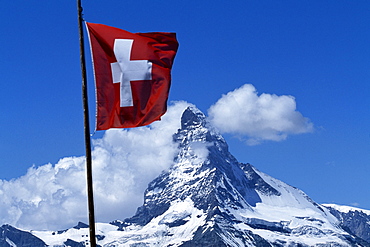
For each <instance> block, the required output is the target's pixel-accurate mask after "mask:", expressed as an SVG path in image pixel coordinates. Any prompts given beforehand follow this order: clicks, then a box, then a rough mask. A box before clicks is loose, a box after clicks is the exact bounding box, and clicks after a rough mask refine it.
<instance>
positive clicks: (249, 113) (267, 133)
mask: <svg viewBox="0 0 370 247" xmlns="http://www.w3.org/2000/svg"><path fill="white" fill-rule="evenodd" d="M208 115H209V118H210V121H211V123H212V124H213V125H214V126H215V127H216V128H218V129H219V130H220V131H221V132H222V133H231V134H235V135H236V136H238V137H239V138H241V139H246V142H247V144H249V145H256V144H260V143H261V142H263V141H281V140H285V139H286V138H287V136H288V135H290V134H302V133H307V132H311V131H312V130H313V124H312V123H311V122H310V120H309V119H308V118H305V117H303V116H302V114H301V113H300V112H298V111H296V102H295V98H294V97H293V96H287V95H282V96H277V95H274V94H265V93H264V94H261V95H258V94H257V91H256V89H255V87H254V86H253V85H251V84H245V85H243V86H242V87H240V88H238V89H236V90H234V91H232V92H229V93H228V94H226V95H223V96H222V97H221V98H220V99H219V100H218V101H217V102H216V103H215V104H214V105H212V106H211V107H210V109H209V110H208Z"/></svg>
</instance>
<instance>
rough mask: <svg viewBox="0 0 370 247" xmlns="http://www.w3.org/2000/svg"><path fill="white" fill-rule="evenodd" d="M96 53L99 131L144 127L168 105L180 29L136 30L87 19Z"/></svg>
mask: <svg viewBox="0 0 370 247" xmlns="http://www.w3.org/2000/svg"><path fill="white" fill-rule="evenodd" d="M86 25H87V29H88V32H89V38H90V46H91V51H92V57H93V65H94V74H95V85H96V98H97V116H96V130H106V129H110V128H131V127H139V126H144V125H148V124H150V123H152V122H153V121H156V120H160V118H161V116H162V115H163V114H164V113H165V112H166V110H167V98H168V93H169V88H170V84H171V68H172V64H173V60H174V58H175V55H176V52H177V48H178V42H177V40H176V34H175V33H159V32H156V33H130V32H127V31H124V30H122V29H118V28H114V27H110V26H106V25H102V24H93V23H86Z"/></svg>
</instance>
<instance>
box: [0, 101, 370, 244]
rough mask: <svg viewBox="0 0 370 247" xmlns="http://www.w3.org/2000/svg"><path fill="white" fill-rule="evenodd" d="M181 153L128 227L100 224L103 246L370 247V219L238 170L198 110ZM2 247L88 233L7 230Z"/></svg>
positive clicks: (190, 112)
mask: <svg viewBox="0 0 370 247" xmlns="http://www.w3.org/2000/svg"><path fill="white" fill-rule="evenodd" d="M173 140H174V142H175V143H176V144H177V145H178V146H179V149H178V150H179V151H178V153H177V154H176V156H175V157H174V162H173V164H172V166H171V167H170V169H169V170H167V171H164V172H163V173H162V174H161V175H159V176H158V177H157V178H156V179H154V180H153V181H152V182H151V183H150V184H149V186H148V188H147V189H146V191H145V194H144V203H143V205H142V206H141V207H139V208H138V209H137V212H136V214H135V215H134V216H133V217H131V218H128V219H125V220H116V221H114V222H111V223H97V234H98V235H97V243H98V245H99V246H104V247H113V246H117V247H118V246H129V247H139V246H160V247H167V246H168V247H170V246H171V247H175V246H181V247H193V246H202V247H223V246H225V247H226V246H233V247H240V246H263V247H265V246H266V247H267V246H297V247H298V246H320V247H324V246H328V247H329V246H370V225H369V222H370V213H369V211H366V210H361V209H357V208H352V207H342V206H337V205H320V204H318V203H316V202H314V201H313V200H312V199H310V197H309V196H308V195H306V194H305V193H304V192H302V191H301V190H299V189H297V188H295V187H292V186H290V185H288V184H286V183H284V182H282V181H280V180H277V179H275V178H272V177H270V176H269V175H267V174H265V173H263V172H261V171H259V170H258V169H256V168H255V167H253V166H252V165H251V164H243V163H240V162H238V161H237V160H236V159H235V157H234V156H233V155H232V154H230V152H229V151H228V145H227V143H226V142H225V140H224V138H223V137H222V136H221V135H220V134H219V133H218V131H217V130H215V129H214V128H213V127H212V126H211V125H210V123H209V122H208V121H207V118H206V116H205V115H204V114H203V113H202V112H200V111H199V110H198V109H196V108H195V107H192V106H191V107H188V108H187V109H186V110H185V111H184V113H183V115H182V118H181V128H180V129H179V130H178V131H177V133H175V134H174V135H173ZM1 233H2V235H1V236H0V247H2V246H4V247H5V246H6V247H12V246H18V247H23V246H35V247H37V246H72V247H77V246H85V244H86V235H87V234H88V228H87V225H85V224H83V223H79V224H78V225H77V226H76V227H73V228H71V229H67V230H63V231H59V232H51V231H22V230H19V229H16V228H14V227H12V226H9V225H4V226H2V227H1Z"/></svg>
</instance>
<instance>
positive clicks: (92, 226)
mask: <svg viewBox="0 0 370 247" xmlns="http://www.w3.org/2000/svg"><path fill="white" fill-rule="evenodd" d="M77 12H78V29H79V36H80V60H81V74H82V102H83V111H84V133H85V148H86V175H87V198H88V208H89V231H90V246H91V247H96V238H95V213H94V195H93V182H92V165H91V163H92V158H91V139H90V123H89V105H88V100H87V79H86V63H85V48H84V35H83V27H82V26H83V18H82V6H81V0H77Z"/></svg>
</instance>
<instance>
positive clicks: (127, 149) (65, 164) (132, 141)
mask: <svg viewBox="0 0 370 247" xmlns="http://www.w3.org/2000/svg"><path fill="white" fill-rule="evenodd" d="M189 105H190V104H188V103H186V102H177V103H176V104H174V105H172V106H170V107H169V109H168V112H167V113H166V114H165V115H164V116H163V118H162V121H158V122H155V123H153V124H151V125H150V127H142V128H135V129H130V130H123V129H120V130H117V129H115V130H108V131H106V132H105V134H104V136H103V138H101V139H98V140H94V141H93V152H92V156H93V164H92V165H93V182H94V199H95V216H96V221H97V222H110V221H112V220H115V219H125V218H127V217H131V216H133V215H134V213H135V211H136V209H137V207H138V206H141V205H142V203H143V195H144V190H145V189H146V188H147V185H148V183H149V182H150V181H152V180H153V179H154V178H155V177H157V176H158V175H159V174H160V173H161V171H163V170H165V169H167V168H168V167H169V166H170V165H171V164H172V161H173V157H174V155H175V152H176V149H177V147H176V146H175V145H174V144H173V142H172V134H173V133H175V132H176V131H177V130H178V129H179V128H180V118H181V114H182V112H183V111H184V110H185V109H186V107H188V106H189ZM85 173H86V172H85V157H67V158H63V159H61V160H59V162H58V163H57V164H55V165H52V164H46V165H43V166H40V167H31V168H29V169H28V171H27V173H26V174H25V175H24V176H22V177H19V178H17V179H13V180H10V181H5V180H0V205H1V210H0V223H1V224H11V225H13V226H16V227H20V228H23V229H32V230H45V229H46V230H62V229H66V228H69V227H72V226H74V225H76V224H77V222H78V221H82V222H85V223H87V222H88V219H87V196H86V175H85Z"/></svg>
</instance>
